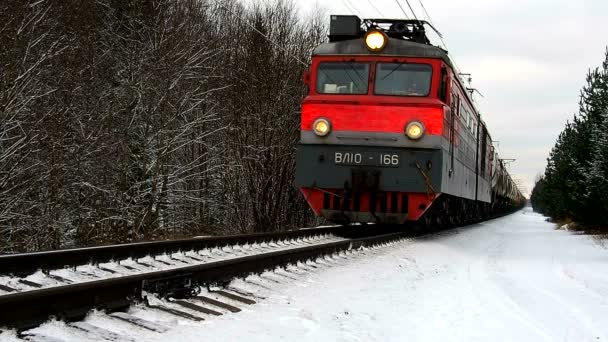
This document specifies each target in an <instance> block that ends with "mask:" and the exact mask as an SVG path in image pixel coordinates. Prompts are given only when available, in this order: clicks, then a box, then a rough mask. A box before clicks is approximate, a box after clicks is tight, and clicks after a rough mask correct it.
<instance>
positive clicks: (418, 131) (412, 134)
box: [405, 121, 424, 140]
mask: <svg viewBox="0 0 608 342" xmlns="http://www.w3.org/2000/svg"><path fill="white" fill-rule="evenodd" d="M405 135H407V137H408V138H410V139H412V140H418V139H420V138H422V136H423V135H424V125H423V124H422V123H420V122H419V121H412V122H410V123H409V124H407V126H406V127H405Z"/></svg>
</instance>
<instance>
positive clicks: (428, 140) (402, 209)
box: [295, 16, 452, 223]
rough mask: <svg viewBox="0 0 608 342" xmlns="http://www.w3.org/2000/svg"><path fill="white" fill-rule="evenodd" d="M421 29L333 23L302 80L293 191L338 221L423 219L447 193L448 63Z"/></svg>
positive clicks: (409, 24)
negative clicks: (306, 87)
mask: <svg viewBox="0 0 608 342" xmlns="http://www.w3.org/2000/svg"><path fill="white" fill-rule="evenodd" d="M423 24H424V23H423V22H420V21H414V20H412V21H409V20H400V21H394V20H391V21H388V20H387V21H383V20H367V21H363V22H361V21H360V19H359V18H357V17H352V16H332V22H331V27H330V42H329V43H327V44H323V45H321V46H319V47H318V48H317V49H316V50H315V51H314V54H313V58H312V64H311V69H310V72H309V73H307V74H306V75H305V80H306V82H307V84H308V85H309V94H308V96H307V97H306V98H305V100H304V101H303V104H302V117H301V141H300V145H299V147H298V151H297V157H296V163H297V164H296V179H295V184H296V186H298V187H299V188H300V190H301V192H302V193H303V194H304V196H305V198H306V200H307V201H308V203H309V204H310V206H311V208H312V209H313V211H314V212H315V214H316V215H318V216H323V217H325V218H327V219H328V220H330V221H333V222H342V223H347V222H385V223H403V222H405V221H408V220H410V221H411V220H418V219H419V218H420V217H421V216H422V215H423V214H424V213H425V211H426V210H428V208H429V207H430V206H431V204H432V203H433V201H434V200H435V199H436V198H437V196H438V195H439V194H440V192H441V188H442V183H443V182H444V178H445V177H446V175H445V174H446V172H445V171H446V168H445V166H446V165H447V162H446V160H445V159H446V158H445V157H444V154H445V153H444V151H446V150H449V146H448V145H449V143H450V142H449V138H448V136H449V132H447V129H446V126H447V125H446V123H447V124H448V125H449V122H448V121H449V108H448V106H447V105H446V102H447V92H448V85H447V83H448V82H447V80H448V79H449V77H448V76H449V75H448V74H451V70H452V68H451V64H450V61H449V58H448V57H447V55H446V53H445V51H443V50H441V49H439V48H437V47H434V46H431V45H430V44H428V39H427V38H426V35H425V34H424V25H423Z"/></svg>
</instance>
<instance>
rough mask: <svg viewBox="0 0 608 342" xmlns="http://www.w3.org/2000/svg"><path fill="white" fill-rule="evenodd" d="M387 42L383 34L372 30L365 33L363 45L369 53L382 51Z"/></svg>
mask: <svg viewBox="0 0 608 342" xmlns="http://www.w3.org/2000/svg"><path fill="white" fill-rule="evenodd" d="M387 42H388V37H387V36H386V34H384V32H381V31H376V30H372V31H369V32H367V34H366V35H365V45H366V46H367V48H368V49H369V50H370V51H373V52H377V51H381V50H382V49H384V47H385V46H386V43H387Z"/></svg>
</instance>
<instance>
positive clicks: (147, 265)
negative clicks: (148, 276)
mask: <svg viewBox="0 0 608 342" xmlns="http://www.w3.org/2000/svg"><path fill="white" fill-rule="evenodd" d="M136 262H137V264H138V265H142V266H143V267H147V268H153V267H152V265H150V264H147V263H145V262H143V261H136Z"/></svg>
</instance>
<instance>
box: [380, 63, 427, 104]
mask: <svg viewBox="0 0 608 342" xmlns="http://www.w3.org/2000/svg"><path fill="white" fill-rule="evenodd" d="M431 75H432V68H431V66H430V65H426V64H406V63H378V64H377V66H376V82H375V83H376V84H375V90H374V93H375V94H376V95H398V96H428V95H429V93H430V91H431Z"/></svg>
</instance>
